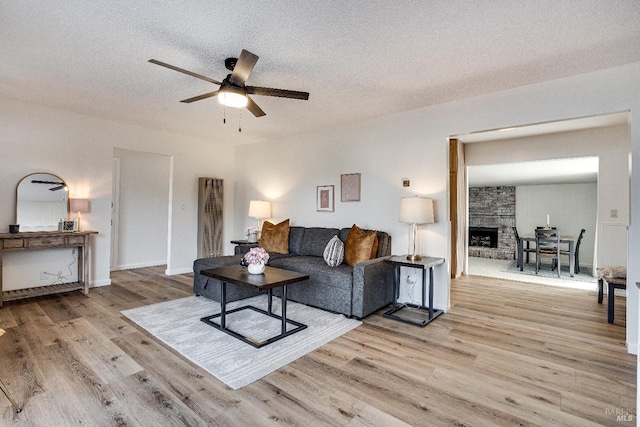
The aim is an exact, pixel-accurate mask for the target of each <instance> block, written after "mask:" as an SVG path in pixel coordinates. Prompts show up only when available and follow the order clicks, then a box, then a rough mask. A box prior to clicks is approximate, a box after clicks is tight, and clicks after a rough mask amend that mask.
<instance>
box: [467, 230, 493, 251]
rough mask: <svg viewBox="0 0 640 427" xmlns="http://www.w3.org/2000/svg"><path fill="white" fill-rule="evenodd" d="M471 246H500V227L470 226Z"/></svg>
mask: <svg viewBox="0 0 640 427" xmlns="http://www.w3.org/2000/svg"><path fill="white" fill-rule="evenodd" d="M469 246H479V247H483V248H497V247H498V228H493V227H469Z"/></svg>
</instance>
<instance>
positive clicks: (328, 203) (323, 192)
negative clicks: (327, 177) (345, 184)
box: [316, 185, 333, 212]
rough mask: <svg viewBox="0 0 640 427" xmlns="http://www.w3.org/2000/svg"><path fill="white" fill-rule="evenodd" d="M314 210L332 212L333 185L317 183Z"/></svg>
mask: <svg viewBox="0 0 640 427" xmlns="http://www.w3.org/2000/svg"><path fill="white" fill-rule="evenodd" d="M316 210H317V211H318V212H333V185H319V186H318V187H317V189H316Z"/></svg>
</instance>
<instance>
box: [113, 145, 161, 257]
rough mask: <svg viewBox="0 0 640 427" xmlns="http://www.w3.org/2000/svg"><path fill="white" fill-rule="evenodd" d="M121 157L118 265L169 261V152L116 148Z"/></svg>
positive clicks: (117, 154) (116, 154) (116, 155)
mask: <svg viewBox="0 0 640 427" xmlns="http://www.w3.org/2000/svg"><path fill="white" fill-rule="evenodd" d="M113 155H114V157H117V158H119V159H120V203H119V207H120V212H119V214H120V215H119V233H118V234H119V236H118V260H114V261H116V262H115V264H114V265H115V266H116V268H117V269H128V268H139V267H148V266H152V265H163V264H166V263H167V240H168V227H169V218H168V217H169V184H170V182H169V179H170V177H169V167H170V162H169V160H170V158H169V157H168V156H164V155H160V154H154V153H145V152H141V151H132V150H123V149H120V148H116V149H115V150H114V152H113Z"/></svg>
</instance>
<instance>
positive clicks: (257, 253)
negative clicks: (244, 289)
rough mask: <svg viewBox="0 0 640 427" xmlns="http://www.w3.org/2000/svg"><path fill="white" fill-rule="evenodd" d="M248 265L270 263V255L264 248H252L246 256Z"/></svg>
mask: <svg viewBox="0 0 640 427" xmlns="http://www.w3.org/2000/svg"><path fill="white" fill-rule="evenodd" d="M244 260H245V261H246V262H247V264H260V263H264V264H266V263H267V262H268V261H269V253H268V252H267V251H265V250H264V249H262V248H251V249H249V252H247V253H246V254H245V255H244Z"/></svg>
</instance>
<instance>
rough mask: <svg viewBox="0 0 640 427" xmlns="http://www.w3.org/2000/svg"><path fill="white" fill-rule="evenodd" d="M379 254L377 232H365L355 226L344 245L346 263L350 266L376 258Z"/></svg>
mask: <svg viewBox="0 0 640 427" xmlns="http://www.w3.org/2000/svg"><path fill="white" fill-rule="evenodd" d="M377 252H378V236H377V235H376V232H375V231H364V230H362V229H361V228H360V227H358V226H357V225H355V224H353V226H352V227H351V231H349V235H348V236H347V241H346V242H345V245H344V261H345V262H346V263H347V264H349V265H350V266H352V267H353V266H354V265H356V264H357V263H359V262H362V261H366V260H369V259H372V258H375V256H376V253H377Z"/></svg>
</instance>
